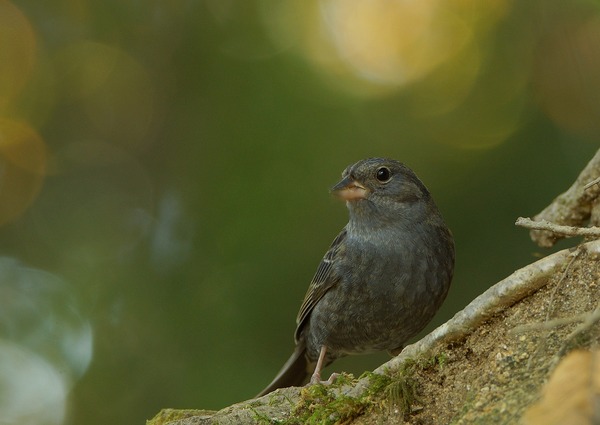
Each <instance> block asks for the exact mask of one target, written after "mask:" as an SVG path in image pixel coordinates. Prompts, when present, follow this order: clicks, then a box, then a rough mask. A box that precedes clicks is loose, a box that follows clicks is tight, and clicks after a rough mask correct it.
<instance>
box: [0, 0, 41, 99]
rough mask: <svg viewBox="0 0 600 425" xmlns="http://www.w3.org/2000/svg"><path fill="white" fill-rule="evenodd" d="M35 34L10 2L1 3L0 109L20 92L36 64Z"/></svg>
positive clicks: (1, 1) (2, 1)
mask: <svg viewBox="0 0 600 425" xmlns="http://www.w3.org/2000/svg"><path fill="white" fill-rule="evenodd" d="M35 54H36V42H35V34H34V31H33V28H32V27H31V24H30V23H29V20H28V19H27V18H26V17H25V15H23V13H22V12H21V11H20V10H19V9H18V8H17V7H16V6H15V5H13V4H12V3H11V2H9V1H7V0H0V110H4V109H5V108H6V106H7V105H8V104H9V103H10V101H11V100H13V99H14V98H15V97H16V96H17V95H18V94H19V93H20V91H21V89H22V88H23V86H24V85H25V83H26V82H27V80H28V78H29V75H30V74H31V71H32V69H33V66H34V63H35Z"/></svg>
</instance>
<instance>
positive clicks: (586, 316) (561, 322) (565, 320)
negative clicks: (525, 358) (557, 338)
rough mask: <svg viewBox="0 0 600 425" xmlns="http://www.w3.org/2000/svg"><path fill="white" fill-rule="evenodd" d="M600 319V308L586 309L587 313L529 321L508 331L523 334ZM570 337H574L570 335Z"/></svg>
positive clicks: (512, 333) (511, 333)
mask: <svg viewBox="0 0 600 425" xmlns="http://www.w3.org/2000/svg"><path fill="white" fill-rule="evenodd" d="M599 320H600V309H598V308H596V309H595V310H593V311H586V312H585V313H580V314H576V315H575V316H570V317H559V318H557V319H552V320H548V321H545V322H541V323H527V324H525V325H519V326H516V327H515V328H513V329H510V330H509V331H508V333H509V334H510V335H517V334H523V333H527V332H533V331H540V330H552V329H556V328H559V327H561V326H565V325H571V324H573V323H577V322H585V323H586V324H587V323H592V324H593V323H595V322H597V321H599ZM569 338H572V336H571V335H569Z"/></svg>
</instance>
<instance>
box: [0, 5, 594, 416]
mask: <svg viewBox="0 0 600 425" xmlns="http://www.w3.org/2000/svg"><path fill="white" fill-rule="evenodd" d="M599 136H600V3H598V1H595V0H594V1H591V0H590V1H582V0H574V1H570V2H566V1H559V0H537V1H536V0H528V1H527V0H526V1H520V2H516V1H510V0H492V1H486V2H480V1H476V0H447V1H439V0H421V1H419V2H413V1H405V0H404V1H402V0H371V1H358V0H357V1H348V0H308V1H307V0H277V1H276V0H243V1H242V0H238V1H235V0H204V1H202V0H195V1H193V0H172V1H168V2H165V1H153V0H147V1H137V0H125V1H123V0H104V1H91V0H87V1H86V0H56V1H52V2H40V1H37V0H35V1H34V0H29V1H26V0H23V1H7V0H0V225H1V227H0V256H1V258H0V416H2V418H3V421H4V422H3V423H11V424H12V423H14V424H88V425H93V424H105V423H123V424H126V423H127V424H134V423H144V422H143V421H144V420H145V419H147V418H151V417H152V416H153V415H154V414H156V413H157V412H158V411H159V409H161V408H163V407H177V408H207V409H218V408H220V407H224V406H226V405H229V404H231V403H234V402H237V401H242V400H244V399H248V398H251V397H252V396H253V395H254V394H256V393H257V392H258V391H260V390H261V389H262V388H263V387H264V386H265V385H266V384H267V383H268V382H269V381H270V380H271V378H272V377H273V376H274V374H275V373H276V372H277V371H278V370H279V368H280V367H281V365H282V364H283V362H284V361H285V360H286V359H287V356H288V355H289V354H290V353H291V350H292V348H293V331H294V327H295V323H294V320H295V316H296V312H297V309H298V307H299V305H300V302H301V300H302V298H303V296H304V293H305V291H306V288H307V285H308V282H309V281H310V279H311V277H312V275H313V273H314V271H315V268H316V266H317V264H318V262H319V260H320V258H321V256H322V255H323V254H324V252H325V250H326V249H327V247H328V246H329V244H330V242H331V240H332V239H333V238H334V236H335V235H336V234H337V232H338V231H339V230H340V229H341V228H342V226H343V225H344V224H345V223H346V220H347V213H346V209H345V207H344V205H343V204H341V203H340V202H338V201H336V200H334V199H332V198H331V197H330V196H329V194H328V189H329V187H330V186H331V185H333V184H334V183H336V182H337V180H338V178H339V175H340V173H341V171H342V170H343V169H344V168H345V167H346V166H347V165H348V164H350V163H353V162H355V161H357V160H359V159H362V158H365V157H369V156H389V157H393V158H397V159H399V160H401V161H403V162H405V163H406V164H408V165H409V166H410V167H411V168H413V169H414V170H415V171H416V173H417V174H418V175H419V176H420V177H421V179H422V180H423V181H424V182H425V184H426V185H427V186H428V187H429V189H430V190H431V192H432V193H433V195H434V197H435V199H436V201H437V203H438V206H439V207H440V209H441V210H442V212H443V214H444V216H445V218H446V220H447V222H448V224H449V226H450V227H451V229H452V230H453V232H454V235H455V238H456V244H457V265H456V273H455V279H454V283H453V287H452V288H451V292H450V295H449V298H448V300H447V302H446V304H445V305H444V307H443V308H442V310H441V311H440V313H439V314H438V316H437V317H436V319H435V321H434V323H432V324H431V326H430V327H429V329H431V328H433V326H435V325H437V324H440V323H442V322H443V321H445V320H447V319H448V318H450V317H451V316H452V315H453V314H454V313H456V312H457V311H458V310H459V309H461V308H462V307H464V306H465V305H466V304H467V303H468V302H469V301H471V300H472V299H473V298H474V297H475V296H476V295H478V294H479V293H481V292H482V291H483V290H485V289H486V288H488V287H489V286H491V285H492V284H494V283H495V282H497V281H498V280H500V279H502V278H503V277H505V276H507V275H508V274H510V273H511V272H512V271H514V270H515V269H516V268H518V267H521V266H523V265H525V264H528V263H529V262H531V261H533V260H534V259H535V256H536V255H540V254H539V252H540V251H538V250H537V249H536V247H535V246H533V245H532V243H530V241H529V239H528V235H527V232H526V231H525V230H523V229H517V228H515V227H514V225H513V223H514V220H515V218H516V217H517V216H520V215H525V216H529V215H533V214H535V213H537V212H538V211H539V210H541V209H542V208H543V207H544V206H545V205H547V204H548V203H549V202H550V201H551V200H552V199H553V197H554V196H556V195H557V194H558V193H560V192H561V191H563V190H564V189H566V188H567V187H568V186H569V185H570V184H571V182H572V181H573V179H574V178H575V177H576V176H577V174H578V173H579V171H580V170H581V169H582V168H583V166H584V165H585V164H586V163H587V161H588V160H589V159H590V158H591V156H592V154H593V153H594V152H595V150H596V149H597V148H598V140H599ZM569 243H570V244H573V242H568V243H563V244H561V245H560V246H559V247H565V246H568V245H569ZM541 254H542V255H545V254H547V251H543V252H541ZM387 358H388V357H387V355H386V354H381V355H372V356H363V357H354V358H349V359H343V360H341V361H339V362H337V363H335V364H334V365H333V366H332V367H330V368H329V369H328V371H334V370H337V371H340V370H346V371H349V372H353V373H355V374H360V373H362V372H363V371H364V370H371V369H373V368H375V367H376V366H378V365H379V364H381V363H382V362H383V361H385V360H387ZM326 374H327V372H326Z"/></svg>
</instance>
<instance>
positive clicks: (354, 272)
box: [259, 158, 454, 395]
mask: <svg viewBox="0 0 600 425" xmlns="http://www.w3.org/2000/svg"><path fill="white" fill-rule="evenodd" d="M332 192H333V193H334V194H337V195H338V196H340V197H341V198H342V199H344V200H346V205H347V207H348V210H349V213H350V220H349V222H348V224H347V225H346V227H344V229H343V230H342V231H341V232H340V234H339V235H338V236H337V237H336V238H335V239H334V241H333V243H332V244H331V247H330V248H329V250H328V251H327V253H326V254H325V256H324V257H323V260H322V261H321V263H320V264H319V267H318V269H317V272H316V273H315V276H314V277H313V280H312V281H311V283H310V286H309V288H308V292H307V293H306V296H305V298H304V302H303V303H302V306H301V307H300V312H299V313H298V317H297V328H296V333H295V340H296V349H295V351H294V353H293V354H292V356H291V357H290V359H289V360H288V361H287V363H286V364H285V365H284V367H283V368H282V369H281V371H280V372H279V374H278V375H277V376H276V378H275V379H274V380H273V382H271V384H269V386H267V388H265V389H264V390H263V391H262V392H261V393H260V394H259V395H264V394H267V393H269V392H271V391H273V390H275V389H276V388H281V387H285V386H292V385H301V384H303V383H304V382H305V381H306V378H307V377H308V376H309V375H310V374H311V373H313V371H314V373H313V380H318V379H320V367H317V370H315V366H316V365H317V361H318V359H319V354H320V353H321V354H322V359H321V360H322V364H320V365H319V366H326V365H327V364H329V363H331V362H332V361H334V360H335V359H337V358H340V357H343V356H346V355H349V354H362V353H369V352H374V351H381V350H388V351H390V352H392V353H394V354H397V353H398V352H399V351H400V350H401V349H402V347H403V346H404V344H405V343H406V342H407V341H408V340H409V339H410V338H412V337H413V336H415V335H416V334H417V333H418V332H419V331H421V330H422V329H423V328H424V327H425V326H426V325H427V323H429V321H430V320H431V319H432V318H433V316H434V314H435V313H436V311H437V310H438V309H439V307H440V305H441V304H442V302H443V301H444V299H445V297H446V294H447V293H448V289H449V287H450V281H451V280H452V274H453V270H454V240H453V238H452V234H451V233H450V231H449V230H448V228H447V227H446V224H445V223H444V220H443V219H442V217H441V215H440V213H439V211H438V209H437V207H436V205H435V203H434V202H433V199H432V198H431V195H430V193H429V191H428V190H427V188H426V187H425V186H424V185H423V183H422V182H421V181H420V180H419V179H418V177H417V176H416V175H415V174H414V173H413V171H412V170H410V169H409V168H408V167H406V166H405V165H404V164H402V163H400V162H398V161H395V160H392V159H386V158H369V159H365V160H362V161H359V162H357V163H356V164H354V165H351V166H349V167H348V168H346V170H344V172H343V173H342V180H341V181H340V182H339V183H338V184H337V185H335V186H334V187H333V188H332Z"/></svg>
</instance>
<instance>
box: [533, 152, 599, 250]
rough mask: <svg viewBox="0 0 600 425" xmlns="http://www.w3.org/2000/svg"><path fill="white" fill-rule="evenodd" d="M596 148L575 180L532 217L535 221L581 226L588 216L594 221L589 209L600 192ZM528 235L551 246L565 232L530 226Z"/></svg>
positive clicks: (592, 222) (540, 243)
mask: <svg viewBox="0 0 600 425" xmlns="http://www.w3.org/2000/svg"><path fill="white" fill-rule="evenodd" d="M599 181H600V150H598V152H596V154H595V155H594V157H593V158H592V160H591V161H590V162H589V163H588V164H587V165H586V167H585V168H584V169H583V171H582V172H581V173H580V174H579V177H577V180H575V183H573V185H572V186H571V187H570V188H569V189H568V190H567V191H566V192H564V193H563V194H561V195H559V196H558V197H556V199H554V201H552V203H551V204H550V205H548V206H547V207H546V208H545V209H544V210H543V211H542V212H540V213H539V214H538V215H536V216H535V217H533V219H534V220H535V221H542V220H546V221H550V222H552V223H556V224H558V225H564V226H574V227H581V226H582V225H583V224H584V223H585V222H586V221H587V220H588V219H590V217H592V220H591V224H592V225H595V224H599V223H596V222H595V220H596V219H597V218H596V217H594V216H592V209H593V207H594V203H595V200H596V198H598V196H599V195H600V185H598V184H597V183H598V182H599ZM530 236H531V239H532V240H533V241H534V242H535V243H536V244H538V245H539V246H542V247H551V246H553V245H554V244H555V243H556V242H557V241H558V240H559V239H562V238H563V237H564V236H567V235H565V234H558V233H555V232H552V231H548V230H537V229H534V230H532V231H531V232H530Z"/></svg>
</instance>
